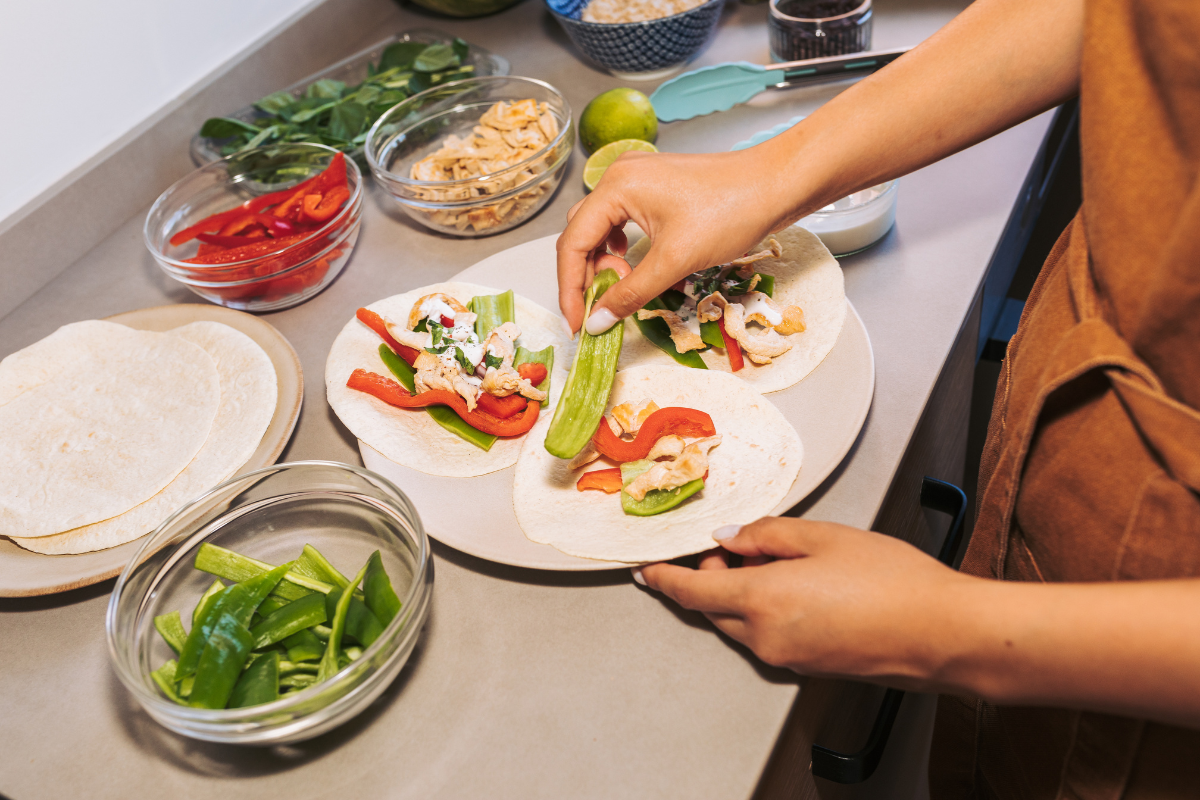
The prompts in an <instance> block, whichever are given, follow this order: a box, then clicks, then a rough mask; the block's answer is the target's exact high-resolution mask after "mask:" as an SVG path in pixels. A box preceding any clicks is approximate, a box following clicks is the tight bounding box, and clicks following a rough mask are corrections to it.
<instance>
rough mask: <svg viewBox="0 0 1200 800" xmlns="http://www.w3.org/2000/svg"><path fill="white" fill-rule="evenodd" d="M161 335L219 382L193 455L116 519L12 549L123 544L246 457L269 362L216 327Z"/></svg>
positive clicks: (267, 413)
mask: <svg viewBox="0 0 1200 800" xmlns="http://www.w3.org/2000/svg"><path fill="white" fill-rule="evenodd" d="M167 333H168V335H170V336H177V337H180V338H182V339H184V340H186V341H189V342H192V343H193V344H195V345H198V346H199V347H202V348H204V351H205V352H206V353H208V355H209V356H210V357H211V358H212V359H213V361H214V362H215V364H216V367H217V374H218V375H219V376H220V385H221V401H220V405H219V406H218V408H217V414H216V417H215V418H214V419H213V423H212V428H211V429H210V431H209V434H208V439H206V440H205V442H204V446H203V447H201V448H200V452H198V453H197V454H196V457H195V458H193V459H192V462H191V463H190V464H188V465H187V467H185V468H184V470H183V472H180V473H179V475H177V476H176V478H175V480H173V481H171V482H170V483H169V484H167V486H166V488H164V489H163V490H162V491H161V492H159V493H158V494H156V495H154V496H153V497H151V498H150V499H149V500H147V501H146V502H144V503H142V504H140V505H138V506H135V507H134V508H131V509H130V510H129V511H126V512H125V513H124V514H120V515H118V516H115V517H113V518H111V519H106V520H104V521H103V522H97V523H95V524H93V525H85V526H83V527H81V528H75V529H74V530H70V531H65V532H63V533H57V534H54V535H53V536H43V537H41V538H38V539H22V538H14V539H13V541H14V542H16V543H17V544H18V545H20V546H21V547H23V548H25V549H26V550H32V551H33V552H35V553H44V554H48V555H65V554H74V553H90V552H92V551H94V550H104V549H106V548H109V547H116V546H117V545H122V544H125V543H126V542H131V541H133V540H134V539H137V538H138V537H140V536H144V535H146V534H147V533H150V532H151V531H153V530H154V529H155V528H157V527H158V526H159V525H160V524H162V522H163V520H165V519H166V518H167V517H169V516H170V515H171V514H173V513H174V512H175V510H176V509H178V508H179V507H180V506H182V505H183V504H185V503H187V502H189V501H191V500H193V499H195V498H196V497H199V496H200V495H201V494H204V493H205V492H207V491H208V490H209V489H211V488H213V487H214V486H216V485H217V484H219V483H222V482H224V481H225V480H227V479H229V478H232V477H233V476H234V475H235V474H236V473H237V472H238V470H239V469H240V468H241V467H242V465H244V464H245V463H246V462H247V461H249V460H250V457H251V456H252V455H254V451H255V450H256V449H258V444H259V442H261V441H262V437H263V434H264V433H266V430H267V426H268V425H270V423H271V417H272V416H274V414H275V405H276V402H277V400H278V387H277V385H276V384H277V381H276V377H275V368H274V367H273V366H272V365H271V359H270V358H269V357H268V356H267V354H266V353H265V352H264V351H263V349H262V348H261V347H259V346H258V345H257V344H256V343H255V342H254V340H253V339H251V338H250V337H249V336H247V335H246V334H244V333H241V332H240V331H237V330H234V329H233V328H231V327H229V326H228V325H222V324H221V323H219V322H193V323H191V324H189V325H184V326H182V327H179V328H175V329H174V330H171V331H168V332H167Z"/></svg>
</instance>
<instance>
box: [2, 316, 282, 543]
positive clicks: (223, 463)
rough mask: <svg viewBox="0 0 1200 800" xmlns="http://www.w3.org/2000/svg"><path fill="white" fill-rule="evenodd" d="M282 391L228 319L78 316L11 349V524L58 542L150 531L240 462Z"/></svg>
mask: <svg viewBox="0 0 1200 800" xmlns="http://www.w3.org/2000/svg"><path fill="white" fill-rule="evenodd" d="M277 400H278V390H277V386H276V375H275V369H274V367H273V366H272V364H271V361H270V358H269V357H268V356H267V354H266V353H265V352H264V351H263V349H262V348H261V347H259V346H258V345H257V344H256V343H255V342H254V341H253V340H252V339H250V337H248V336H246V335H245V334H243V333H241V332H239V331H236V330H234V329H233V328H231V327H229V326H227V325H222V324H220V323H217V322H193V323H191V324H189V325H184V326H182V327H180V328H176V329H174V330H172V331H168V332H166V333H154V332H150V331H139V330H134V329H132V328H127V327H125V326H124V325H118V324H116V323H112V322H103V321H97V320H91V321H87V322H77V323H74V324H71V325H66V326H64V327H62V328H60V329H58V330H57V331H55V332H54V333H53V334H51V335H50V336H48V337H46V338H45V339H42V340H41V341H40V342H37V343H35V344H33V345H31V346H29V347H27V348H25V349H24V350H21V351H19V352H16V353H13V354H12V355H10V356H8V357H7V358H5V359H4V360H3V361H0V430H2V431H4V435H3V437H2V438H0V534H3V535H5V536H8V537H9V538H11V539H12V540H13V541H14V542H16V543H17V544H18V545H20V546H21V547H23V548H25V549H27V550H31V551H33V552H36V553H45V554H53V555H63V554H73V553H87V552H92V551H95V550H103V549H106V548H110V547H116V546H118V545H121V544H125V543H126V542H129V541H132V540H134V539H136V538H138V537H140V536H144V535H145V534H147V533H149V532H151V531H153V530H154V529H155V528H157V527H158V526H159V525H160V524H161V523H162V522H163V521H164V520H165V519H166V518H167V517H169V516H170V515H171V514H172V513H174V511H175V510H176V509H178V508H179V507H180V506H181V505H183V504H185V503H187V502H189V501H190V500H192V499H194V498H195V497H197V496H199V495H201V494H203V493H204V492H206V491H208V490H209V489H211V488H213V487H214V486H216V485H217V484H219V483H221V482H222V481H224V480H226V479H228V478H230V477H232V476H233V475H235V474H236V473H237V471H238V470H239V468H241V467H242V465H244V464H245V463H246V462H247V461H248V460H249V459H250V457H251V456H252V455H253V454H254V451H255V450H256V449H257V448H258V445H259V442H260V441H261V440H262V438H263V434H264V433H265V432H266V430H267V426H268V425H269V424H270V421H271V418H272V416H273V415H274V413H275V406H276V403H277Z"/></svg>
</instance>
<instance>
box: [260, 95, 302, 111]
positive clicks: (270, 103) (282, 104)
mask: <svg viewBox="0 0 1200 800" xmlns="http://www.w3.org/2000/svg"><path fill="white" fill-rule="evenodd" d="M295 102H296V98H294V97H292V95H291V94H289V93H288V92H273V93H272V94H269V95H267V96H266V97H264V98H263V99H262V100H259V101H258V102H257V103H255V104H254V107H255V108H257V109H258V110H259V111H262V112H263V113H265V114H279V115H282V114H283V112H284V111H285V110H286V109H288V108H289V107H290V106H291V105H292V104H293V103H295Z"/></svg>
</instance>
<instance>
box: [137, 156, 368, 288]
mask: <svg viewBox="0 0 1200 800" xmlns="http://www.w3.org/2000/svg"><path fill="white" fill-rule="evenodd" d="M336 154H337V151H336V150H334V149H333V148H332V147H326V146H324V145H319V144H307V143H305V144H283V145H272V146H269V147H260V148H257V149H254V150H247V151H245V152H243V153H237V154H235V155H232V156H228V157H227V158H223V159H221V160H219V161H214V162H212V163H211V164H206V165H205V166H203V167H201V168H200V169H198V170H196V171H195V172H193V173H191V174H190V175H187V176H186V177H184V178H182V179H180V180H179V181H178V182H176V183H175V185H173V186H172V187H171V188H169V189H167V190H166V191H165V192H163V193H162V195H160V196H159V198H158V200H156V201H155V202H154V205H153V206H152V207H151V208H150V213H149V214H148V215H147V216H146V225H145V228H144V229H143V237H144V239H145V242H146V247H147V248H148V249H149V250H150V253H151V255H153V256H154V259H155V261H157V262H158V265H159V266H160V267H161V268H162V270H163V271H164V272H166V273H167V275H169V276H170V277H171V278H173V279H175V280H177V281H179V282H180V283H182V284H183V285H185V286H187V287H188V288H189V289H191V290H192V291H193V292H194V293H196V294H198V295H199V296H201V297H203V298H204V299H205V300H210V301H212V302H213V303H216V304H218V305H222V306H227V307H229V308H236V309H238V310H240V311H276V310H278V309H282V308H290V307H291V306H294V305H297V304H299V303H303V302H304V301H305V300H308V299H309V298H310V297H312V296H314V295H316V294H317V293H318V292H320V291H321V290H322V289H324V288H325V287H326V286H328V285H329V284H330V283H332V282H333V279H334V278H336V277H337V276H338V273H340V272H341V271H342V269H343V268H344V267H345V266H346V262H347V261H349V260H350V253H351V251H352V250H353V249H354V244H355V242H357V241H358V232H359V228H360V226H361V224H362V196H363V190H362V182H363V181H362V172H361V171H360V170H359V169H358V166H357V165H356V164H355V163H354V161H353V160H352V159H350V158H347V159H346V181H347V184H348V187H349V189H350V199H349V200H348V201H347V202H346V204H345V205H344V206H342V208H341V210H340V211H338V213H337V214H335V215H334V217H333V218H332V219H331V220H329V221H328V222H327V223H325V224H324V225H323V226H322V227H320V228H318V229H317V230H315V231H312V232H310V233H309V234H308V236H306V237H305V238H304V239H300V240H298V241H296V242H294V243H293V244H291V245H290V246H288V247H286V248H284V249H282V250H279V251H277V252H274V253H270V254H268V255H264V256H259V257H257V258H249V259H245V260H243V261H237V262H233V263H229V264H221V265H205V264H192V263H188V259H190V258H193V257H194V256H195V255H196V251H197V249H198V247H199V244H200V243H199V242H198V241H197V240H195V239H193V240H192V241H190V242H186V243H184V244H183V245H181V246H179V247H175V246H173V245H172V244H171V242H170V239H171V236H173V235H174V234H175V233H176V232H178V231H180V230H183V229H184V228H187V227H189V226H191V225H194V224H195V223H197V222H199V221H200V220H202V219H204V218H205V217H208V216H210V215H212V214H215V213H217V212H220V211H225V210H227V209H231V208H234V207H236V206H238V205H240V204H241V203H244V202H245V201H247V200H250V199H252V198H254V197H258V196H259V195H263V194H266V193H269V192H277V191H281V190H285V189H288V188H290V187H291V186H295V185H296V184H298V183H300V182H301V181H303V180H306V179H308V178H311V177H312V176H314V175H316V174H318V173H319V172H321V171H322V170H324V169H325V168H326V167H327V166H329V162H330V160H331V159H332V158H333V157H334V155H336Z"/></svg>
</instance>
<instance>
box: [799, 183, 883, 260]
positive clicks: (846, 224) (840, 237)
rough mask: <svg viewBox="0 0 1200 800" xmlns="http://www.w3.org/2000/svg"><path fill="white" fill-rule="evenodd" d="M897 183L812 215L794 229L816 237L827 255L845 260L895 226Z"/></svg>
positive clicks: (852, 196)
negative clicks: (827, 250)
mask: <svg viewBox="0 0 1200 800" xmlns="http://www.w3.org/2000/svg"><path fill="white" fill-rule="evenodd" d="M896 192H897V182H896V181H888V182H887V183H881V184H879V185H878V186H872V187H870V188H869V189H863V190H862V191H860V192H855V193H854V194H852V195H850V196H849V197H843V198H842V199H841V200H838V201H837V202H835V203H831V204H829V205H827V206H825V207H824V208H822V209H820V210H819V211H814V212H813V213H812V214H809V215H808V216H807V217H805V218H804V219H802V220H800V221H799V222H798V223H796V224H797V225H799V226H800V227H801V228H806V229H807V230H810V231H812V232H813V233H815V234H816V235H817V238H819V239H820V240H821V241H822V242H824V243H825V246H826V247H828V248H829V252H831V253H833V254H834V255H835V256H848V255H852V254H854V253H858V252H861V251H863V250H866V249H867V248H868V247H870V246H871V245H873V244H875V243H876V242H878V241H879V240H880V239H882V238H883V237H884V235H885V234H886V233H887V232H888V231H890V230H891V229H892V225H894V224H895V223H896Z"/></svg>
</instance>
